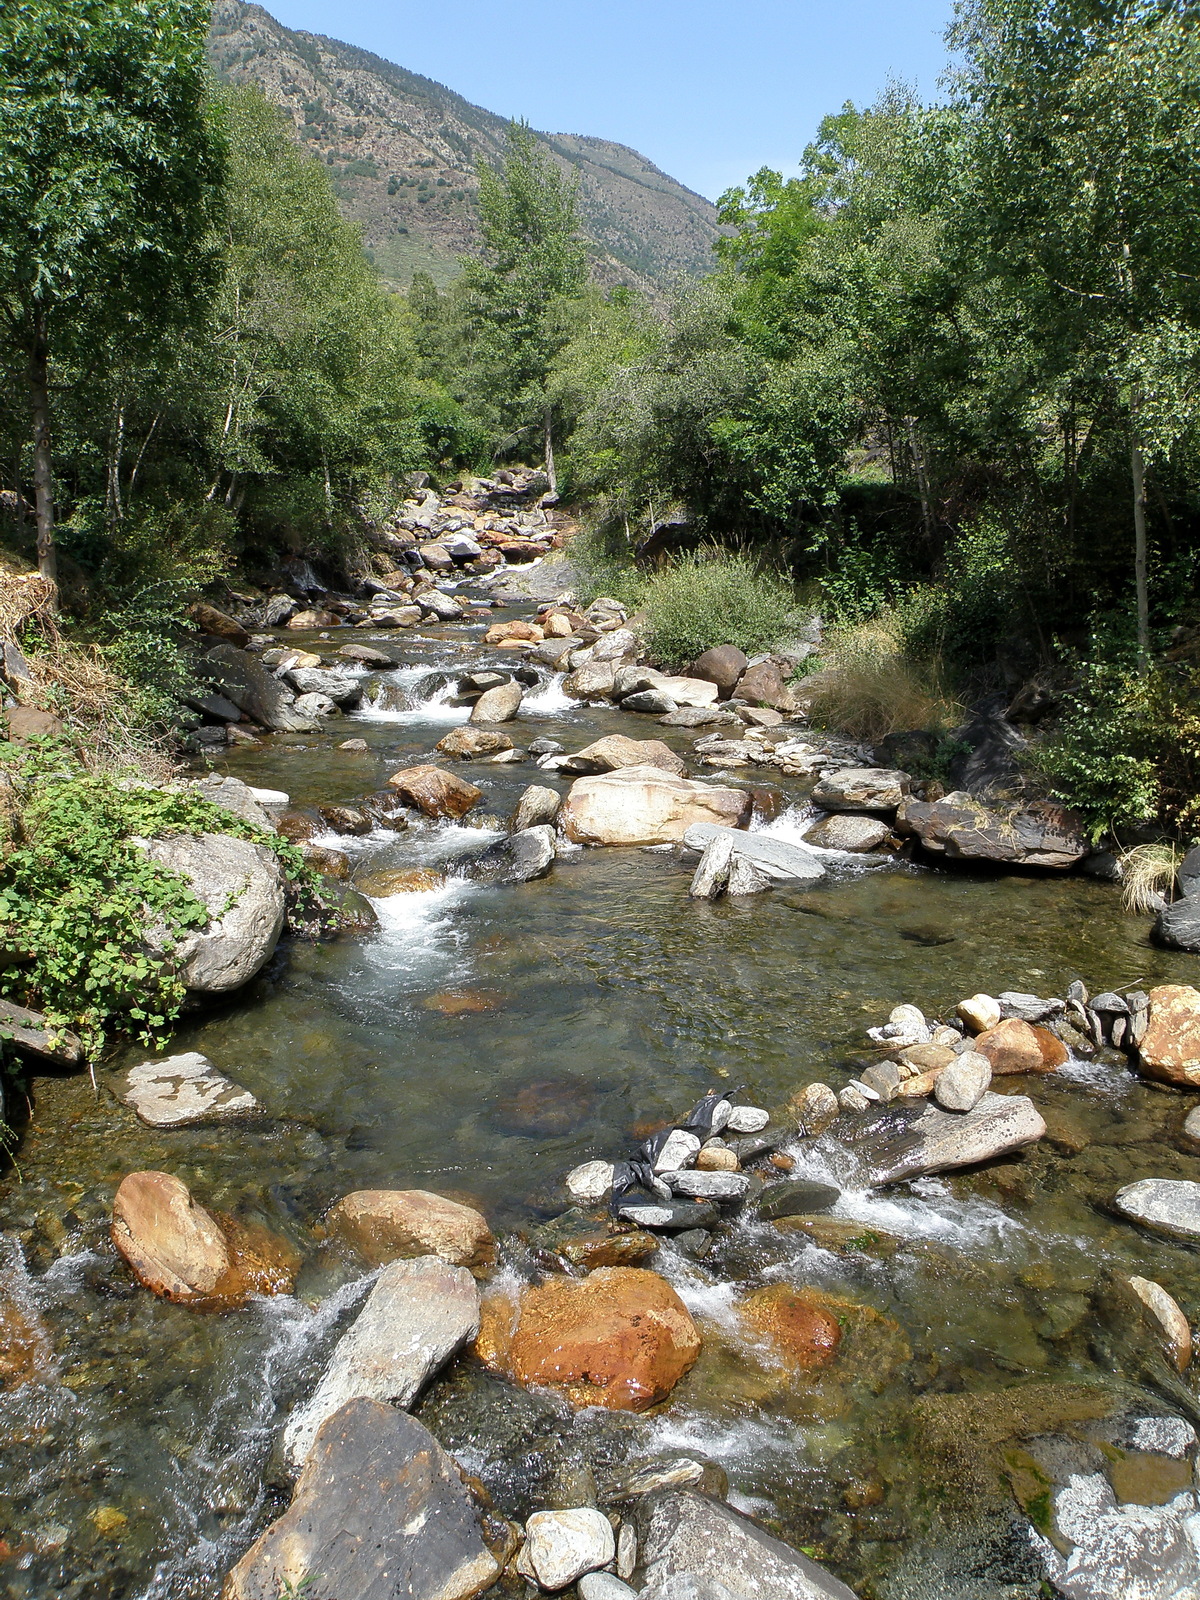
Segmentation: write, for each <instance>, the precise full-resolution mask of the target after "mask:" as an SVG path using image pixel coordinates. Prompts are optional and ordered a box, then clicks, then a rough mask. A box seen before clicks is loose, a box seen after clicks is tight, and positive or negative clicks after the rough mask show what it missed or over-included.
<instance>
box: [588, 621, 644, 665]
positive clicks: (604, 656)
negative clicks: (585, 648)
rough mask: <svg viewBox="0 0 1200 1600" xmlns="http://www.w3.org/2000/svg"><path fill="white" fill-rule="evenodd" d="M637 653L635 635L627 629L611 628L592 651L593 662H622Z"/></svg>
mask: <svg viewBox="0 0 1200 1600" xmlns="http://www.w3.org/2000/svg"><path fill="white" fill-rule="evenodd" d="M637 652H638V642H637V637H636V635H635V634H634V633H633V632H632V631H631V630H630V629H629V628H613V629H611V630H610V631H609V632H607V633H605V634H604V636H603V638H601V639H599V640H598V641H597V643H596V646H595V648H594V649H593V651H592V660H593V661H624V660H625V659H626V657H628V656H635V655H637Z"/></svg>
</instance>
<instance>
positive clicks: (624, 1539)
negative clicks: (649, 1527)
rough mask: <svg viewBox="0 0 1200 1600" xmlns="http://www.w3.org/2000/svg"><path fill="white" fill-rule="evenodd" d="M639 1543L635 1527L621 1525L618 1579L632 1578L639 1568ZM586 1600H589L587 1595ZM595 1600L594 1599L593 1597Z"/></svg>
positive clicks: (629, 1524)
mask: <svg viewBox="0 0 1200 1600" xmlns="http://www.w3.org/2000/svg"><path fill="white" fill-rule="evenodd" d="M637 1554H638V1541H637V1534H636V1533H634V1531H633V1525H632V1524H631V1523H628V1522H623V1523H622V1524H621V1529H620V1532H619V1533H618V1534H617V1577H618V1578H632V1577H633V1569H634V1568H635V1567H636V1566H637ZM584 1600H588V1597H587V1596H586V1595H585V1596H584ZM593 1600H594V1597H593Z"/></svg>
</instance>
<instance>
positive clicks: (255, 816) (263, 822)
mask: <svg viewBox="0 0 1200 1600" xmlns="http://www.w3.org/2000/svg"><path fill="white" fill-rule="evenodd" d="M191 787H192V788H193V789H195V791H196V793H197V794H198V795H202V796H203V798H204V799H205V800H208V801H210V802H211V803H212V804H213V805H214V806H220V808H221V810H222V811H228V812H229V814H230V816H233V817H238V818H239V819H240V820H241V821H242V822H249V823H252V824H253V825H254V827H256V828H261V829H262V830H263V832H264V833H274V832H275V831H276V828H275V824H274V822H272V820H271V818H270V817H269V816H268V815H267V813H266V811H264V809H263V808H262V806H260V805H259V803H258V801H257V800H256V799H255V798H254V792H253V790H252V789H251V788H250V785H249V784H247V783H243V782H242V780H241V779H240V778H223V777H221V775H220V774H219V773H216V772H210V773H209V774H208V775H207V776H206V777H204V778H195V779H193V780H192V785H191Z"/></svg>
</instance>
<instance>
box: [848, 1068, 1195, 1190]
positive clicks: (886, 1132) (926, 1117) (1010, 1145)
mask: <svg viewBox="0 0 1200 1600" xmlns="http://www.w3.org/2000/svg"><path fill="white" fill-rule="evenodd" d="M1045 1132H1046V1124H1045V1122H1044V1121H1043V1120H1042V1116H1041V1113H1040V1112H1039V1111H1038V1109H1037V1107H1036V1106H1035V1105H1034V1103H1033V1101H1032V1100H1030V1099H1029V1098H1028V1096H1026V1095H1002V1094H992V1093H991V1092H990V1091H989V1092H988V1093H987V1094H985V1095H983V1097H982V1098H981V1099H980V1100H979V1102H978V1103H977V1104H976V1105H975V1106H974V1108H973V1109H972V1110H970V1111H968V1112H967V1113H966V1114H965V1115H959V1114H957V1113H955V1112H952V1111H942V1110H940V1109H939V1108H938V1107H937V1106H929V1107H928V1108H927V1109H926V1110H925V1111H923V1112H922V1113H921V1114H920V1115H919V1116H918V1117H917V1118H916V1119H915V1120H914V1121H913V1122H911V1123H910V1124H909V1125H908V1126H907V1127H906V1128H904V1129H903V1130H902V1131H900V1132H898V1133H897V1132H896V1131H895V1130H894V1128H893V1126H892V1125H891V1124H890V1122H888V1121H886V1120H885V1122H884V1124H883V1126H882V1127H881V1128H880V1129H878V1130H876V1131H871V1132H868V1133H867V1135H866V1137H865V1138H864V1139H863V1140H862V1141H861V1142H860V1143H859V1144H857V1145H856V1147H855V1148H856V1150H857V1153H858V1154H859V1156H860V1158H861V1159H862V1161H863V1164H864V1166H865V1167H866V1168H867V1170H868V1172H869V1174H870V1181H871V1182H872V1183H874V1184H888V1183H901V1182H903V1181H904V1179H906V1178H918V1177H921V1176H922V1175H923V1174H925V1173H929V1172H949V1171H953V1170H954V1169H955V1168H958V1167H973V1166H977V1165H978V1164H979V1163H980V1162H981V1161H990V1160H992V1158H993V1157H995V1156H1000V1155H1007V1154H1008V1153H1009V1152H1010V1151H1012V1150H1020V1149H1021V1148H1023V1146H1025V1145H1027V1144H1034V1143H1036V1141H1037V1140H1038V1139H1040V1138H1041V1137H1042V1135H1043V1134H1044V1133H1045ZM1198 1188H1200V1186H1198Z"/></svg>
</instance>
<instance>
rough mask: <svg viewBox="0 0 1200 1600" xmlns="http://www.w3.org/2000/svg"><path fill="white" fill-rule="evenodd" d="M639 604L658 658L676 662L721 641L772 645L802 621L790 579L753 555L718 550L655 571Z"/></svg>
mask: <svg viewBox="0 0 1200 1600" xmlns="http://www.w3.org/2000/svg"><path fill="white" fill-rule="evenodd" d="M641 605H642V610H643V611H644V613H645V616H646V623H647V631H648V635H649V643H650V647H651V649H652V650H653V652H654V654H655V657H656V658H657V659H659V660H662V661H665V662H669V663H671V664H672V665H678V666H682V665H684V664H685V663H686V662H688V661H691V660H693V659H694V658H695V657H696V656H698V655H700V654H701V653H702V652H703V651H705V650H708V649H710V648H711V647H712V646H713V645H718V644H733V645H737V647H738V649H739V650H744V651H745V652H746V654H747V655H752V654H754V653H755V652H757V651H762V650H769V649H770V648H771V647H772V646H774V645H778V644H781V643H783V642H784V641H785V640H786V638H787V636H788V633H789V630H793V631H794V630H795V628H796V627H797V626H798V624H799V622H800V620H801V613H800V611H799V609H798V607H797V604H796V596H795V593H794V591H793V589H792V587H791V585H790V584H787V583H784V582H783V581H781V580H780V579H779V578H777V577H775V576H773V575H772V574H771V573H770V572H768V571H766V570H764V569H763V568H761V567H760V566H759V565H758V564H757V563H755V562H754V561H753V560H752V559H751V558H750V557H749V556H743V555H727V554H723V553H721V552H719V551H716V550H712V551H703V552H701V553H700V554H699V555H696V556H689V557H685V558H683V559H681V560H678V561H675V562H672V563H671V565H670V566H667V567H664V568H663V569H662V570H661V571H659V572H656V573H654V574H653V575H652V576H651V577H650V578H649V579H648V581H647V583H646V586H645V590H644V592H643V594H642V601H641Z"/></svg>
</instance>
